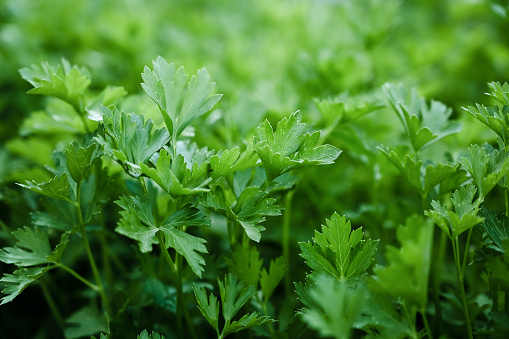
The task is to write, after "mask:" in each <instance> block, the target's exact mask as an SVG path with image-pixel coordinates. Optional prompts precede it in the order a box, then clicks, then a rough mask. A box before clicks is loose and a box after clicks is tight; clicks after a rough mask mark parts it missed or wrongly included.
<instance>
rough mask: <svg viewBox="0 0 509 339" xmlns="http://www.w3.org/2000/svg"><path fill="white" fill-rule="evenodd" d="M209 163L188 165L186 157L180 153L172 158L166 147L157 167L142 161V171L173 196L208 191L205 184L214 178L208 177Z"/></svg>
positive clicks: (162, 151)
mask: <svg viewBox="0 0 509 339" xmlns="http://www.w3.org/2000/svg"><path fill="white" fill-rule="evenodd" d="M207 165H208V163H206V162H204V163H202V164H201V165H200V164H198V163H194V165H192V167H191V168H188V167H187V163H186V162H185V158H184V156H183V155H181V154H179V155H177V157H176V158H175V159H172V156H171V155H170V153H168V152H167V151H166V150H165V149H163V150H161V151H160V152H159V154H158V156H157V162H156V166H155V168H152V167H149V166H147V165H145V164H143V163H140V168H141V171H142V172H143V173H144V174H145V175H147V176H148V177H150V178H151V179H152V180H154V181H155V182H156V183H157V184H158V185H159V186H160V187H161V188H162V189H163V190H165V191H166V192H167V193H168V194H170V195H171V196H174V197H175V196H181V195H192V194H197V193H202V192H207V191H208V189H207V188H204V186H205V185H206V184H207V183H209V182H210V181H211V180H212V179H211V178H206V174H207Z"/></svg>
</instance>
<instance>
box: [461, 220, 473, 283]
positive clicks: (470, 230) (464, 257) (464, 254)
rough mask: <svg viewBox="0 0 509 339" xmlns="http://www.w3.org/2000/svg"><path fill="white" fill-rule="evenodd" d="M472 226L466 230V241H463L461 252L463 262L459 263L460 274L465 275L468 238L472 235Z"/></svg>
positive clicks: (468, 245)
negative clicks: (462, 251)
mask: <svg viewBox="0 0 509 339" xmlns="http://www.w3.org/2000/svg"><path fill="white" fill-rule="evenodd" d="M472 229H473V228H472V227H471V228H470V229H469V230H468V235H467V242H466V243H465V251H464V253H463V264H462V265H461V275H462V276H464V275H465V268H466V266H467V257H468V249H469V247H470V238H471V236H472Z"/></svg>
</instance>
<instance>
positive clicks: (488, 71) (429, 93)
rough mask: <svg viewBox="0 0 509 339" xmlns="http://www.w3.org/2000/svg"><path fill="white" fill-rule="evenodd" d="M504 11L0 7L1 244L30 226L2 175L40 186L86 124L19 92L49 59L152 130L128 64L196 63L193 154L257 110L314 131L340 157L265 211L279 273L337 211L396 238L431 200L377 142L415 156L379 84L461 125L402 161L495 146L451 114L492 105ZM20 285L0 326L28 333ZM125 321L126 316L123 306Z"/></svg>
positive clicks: (472, 5) (354, 6)
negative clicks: (440, 108) (204, 96)
mask: <svg viewBox="0 0 509 339" xmlns="http://www.w3.org/2000/svg"><path fill="white" fill-rule="evenodd" d="M508 12H509V4H508V3H507V2H503V1H490V0H415V1H410V0H407V1H405V0H362V1H355V0H286V1H269V0H258V1H234V0H217V1H206V0H192V1H165V0H152V1H142V0H123V1H100V0H93V1H92V0H75V1H65V0H46V1H42V0H0V121H1V122H2V123H1V124H0V141H1V143H0V225H1V226H2V229H3V231H2V232H1V233H0V242H1V243H2V245H12V243H13V239H12V238H10V236H9V233H8V232H7V230H9V229H10V230H14V229H17V228H19V227H22V226H25V225H28V224H29V223H30V216H29V215H28V212H30V211H32V212H33V211H37V210H38V208H39V205H40V204H41V202H39V201H38V198H37V197H36V196H35V195H33V194H32V193H31V192H27V190H23V189H22V188H21V187H19V186H16V185H15V183H21V182H25V180H34V181H37V182H41V181H45V180H49V179H50V177H52V174H51V175H50V173H49V172H48V171H47V170H46V168H45V166H46V165H47V164H50V163H52V154H53V151H54V150H55V149H56V150H61V151H62V150H64V149H65V148H66V147H67V146H68V145H69V142H70V141H71V140H73V138H74V137H75V136H76V135H77V134H79V133H82V132H83V128H84V127H83V125H82V124H81V122H80V120H79V117H78V116H74V115H73V113H72V109H73V108H72V107H71V106H69V105H67V104H65V103H62V102H60V101H58V100H57V99H54V98H47V97H39V96H27V95H26V92H27V91H28V90H29V89H30V88H31V87H30V86H29V84H28V83H26V82H25V81H24V80H23V79H22V78H21V76H20V73H19V69H21V68H24V67H30V65H32V64H36V65H40V64H41V62H45V61H47V62H49V64H51V65H57V64H60V63H61V62H62V61H61V60H62V59H66V60H69V62H70V63H71V64H77V65H79V66H84V67H85V68H86V71H83V72H84V73H86V74H87V75H89V77H90V78H91V79H92V82H91V84H90V86H89V87H88V89H87V93H88V94H89V96H90V98H95V102H97V103H98V104H100V103H102V102H106V101H107V100H106V101H104V99H105V97H109V98H111V100H110V101H108V103H109V104H110V105H111V106H112V105H114V104H115V105H117V104H118V105H119V106H120V107H119V109H122V110H124V111H126V112H132V111H135V112H138V113H143V114H144V115H145V117H146V118H147V119H148V118H149V117H151V118H152V119H153V120H154V124H155V125H156V126H157V127H158V128H160V127H162V126H164V121H163V120H162V118H161V117H160V116H159V115H158V110H157V106H156V105H155V104H153V103H152V102H151V101H150V99H149V98H148V97H147V96H144V95H141V92H142V89H141V86H140V83H141V82H142V79H141V77H140V73H141V72H142V70H143V67H144V66H145V65H151V61H152V60H153V59H155V57H156V56H157V55H161V56H163V57H164V58H165V59H166V60H168V61H170V62H175V64H177V65H183V66H184V67H185V68H186V69H188V70H191V71H192V70H196V69H200V68H202V67H206V68H207V71H208V72H209V74H210V75H211V79H212V80H213V81H214V82H216V90H215V91H216V92H217V93H222V94H223V98H222V100H221V101H220V103H219V104H218V105H217V106H216V108H215V110H213V111H212V112H210V113H207V114H206V115H205V116H204V117H202V118H201V119H199V120H198V121H196V122H195V123H194V124H193V128H192V129H191V130H186V131H185V132H184V134H185V133H188V135H194V138H193V141H195V142H196V143H197V144H198V145H199V146H200V147H204V146H207V147H208V148H209V149H216V150H219V149H224V148H231V147H234V146H236V145H239V144H246V143H247V142H246V141H248V142H249V141H251V140H252V136H253V135H254V133H255V127H256V126H258V124H259V123H260V122H261V121H263V120H264V119H268V120H269V121H270V122H271V123H272V125H273V126H275V122H277V121H279V120H280V119H281V118H283V117H284V116H289V115H290V113H291V112H294V111H296V110H300V111H301V114H302V120H303V121H304V122H306V123H309V124H310V125H311V126H312V127H313V128H314V129H316V130H318V129H321V130H322V134H321V139H320V141H319V142H320V143H328V144H332V145H334V146H336V147H338V148H340V149H341V150H342V151H343V153H342V155H341V157H340V159H339V160H338V161H337V163H336V164H334V165H332V166H328V167H316V168H310V169H306V170H303V171H302V172H300V173H299V174H298V175H299V176H300V177H301V179H302V180H301V181H300V182H299V186H298V187H297V189H296V190H295V192H294V193H295V194H293V195H291V197H293V199H291V198H289V199H288V201H287V206H286V208H287V211H288V213H287V215H284V216H282V217H278V218H270V219H269V220H267V224H268V225H270V226H267V227H266V228H267V229H268V231H266V232H265V233H264V238H263V241H262V243H261V245H260V246H261V247H262V248H263V251H262V250H260V253H261V255H262V257H265V258H266V259H270V258H273V257H275V256H277V255H279V254H280V253H281V251H282V250H284V249H282V245H281V240H280V239H281V237H282V233H283V231H282V229H281V227H280V225H281V224H282V222H283V221H282V220H283V218H289V219H288V220H287V221H285V222H288V223H290V224H291V225H292V233H291V236H290V241H289V243H290V244H291V245H290V249H289V250H290V253H291V260H289V262H288V264H289V266H290V270H289V272H291V276H290V278H291V281H301V280H303V279H304V275H305V268H304V267H303V265H302V261H301V259H300V258H299V257H298V256H297V254H298V253H299V245H298V242H299V241H303V242H307V241H308V240H309V239H310V238H311V237H312V235H313V231H314V229H316V228H318V225H319V224H320V223H323V221H324V220H325V219H326V218H328V217H329V216H330V215H331V214H332V213H333V212H334V211H338V212H339V213H340V214H345V215H346V216H347V218H348V219H350V220H351V221H352V223H353V224H354V225H363V226H364V233H365V234H366V236H367V237H368V238H372V239H381V241H382V242H383V243H384V244H386V245H398V241H397V237H396V229H397V227H398V225H403V224H405V222H406V220H407V217H408V216H410V215H412V214H413V213H422V212H423V210H425V209H428V208H430V207H431V205H430V202H431V200H432V199H438V196H433V192H431V193H430V195H429V196H428V193H429V192H426V197H425V198H423V194H419V192H417V191H415V188H414V186H412V184H411V183H410V182H407V181H406V180H405V179H404V177H403V176H402V175H401V173H400V172H398V169H397V168H395V167H394V166H392V164H391V163H390V162H389V160H388V159H387V158H386V156H384V154H383V153H382V152H380V151H379V150H378V149H377V147H378V146H381V145H386V146H390V148H391V149H393V150H396V152H397V153H398V154H400V155H401V154H405V155H407V154H408V155H411V156H412V157H413V156H415V155H416V154H417V150H415V149H413V148H412V144H411V143H410V142H409V141H408V140H407V137H406V131H405V127H404V124H403V125H402V123H401V121H400V120H399V118H398V115H397V114H394V112H393V111H392V109H391V105H390V103H389V100H388V99H386V97H385V95H384V93H383V90H382V86H383V84H384V83H386V82H390V83H404V84H405V85H406V87H407V88H416V90H417V92H418V93H419V94H420V95H423V96H424V97H426V98H433V99H434V100H437V101H440V102H442V103H444V104H445V105H446V106H447V107H450V108H452V115H451V117H452V118H453V119H454V120H456V121H458V122H459V123H461V126H462V131H461V133H459V134H457V135H452V136H448V137H447V138H445V139H443V140H441V141H440V142H437V143H435V144H433V145H430V146H429V147H426V148H425V149H423V150H422V151H419V154H418V155H419V157H416V159H415V160H416V161H419V160H420V161H422V164H423V165H424V166H423V168H427V167H426V166H428V165H434V164H437V163H439V162H440V163H444V164H451V165H455V164H458V163H459V159H460V157H466V156H467V155H468V150H467V148H468V146H470V145H471V144H473V143H479V144H483V143H488V144H490V145H491V146H495V145H496V144H497V140H496V134H494V133H493V132H491V131H489V129H488V128H487V127H486V126H484V125H482V124H481V123H479V122H478V121H476V120H475V119H473V118H472V116H470V114H468V113H467V112H465V111H463V110H462V109H461V107H463V106H465V107H467V106H474V105H475V103H482V104H486V105H487V106H490V105H491V104H493V103H494V102H495V101H494V100H493V98H490V97H487V96H485V95H484V94H483V93H484V92H486V91H488V86H487V85H486V84H487V83H489V82H492V81H500V82H504V81H507V80H508V79H509V63H508V62H507V60H509V35H508V34H507V32H508V31H509V19H508ZM107 86H122V87H123V88H124V89H125V92H126V93H124V91H122V90H121V89H120V87H110V89H109V90H108V89H106V88H107ZM124 94H125V98H123V95H124ZM120 98H122V100H120ZM89 108H90V111H89V113H90V112H92V110H93V108H94V109H97V108H98V107H89ZM89 123H90V124H92V123H93V122H90V121H89ZM456 126H458V125H456ZM488 146H489V145H488ZM414 151H415V152H414ZM403 159H404V156H401V161H404V160H403ZM447 166H448V165H447ZM110 171H112V172H114V174H115V173H116V174H118V171H119V170H118V168H115V167H113V168H112V169H110ZM115 171H116V172H115ZM417 171H420V168H419V170H417ZM504 173H505V172H504ZM422 178H423V180H425V179H424V178H425V176H424V174H423V177H422ZM118 180H121V179H118ZM423 182H424V181H423ZM442 193H443V192H442ZM437 194H439V193H437ZM485 203H486V204H487V205H488V207H489V208H490V209H493V210H495V211H497V213H498V212H500V211H503V210H504V208H505V206H504V199H503V196H502V192H501V190H500V189H499V188H495V189H493V193H492V194H491V195H490V196H489V197H486V201H485ZM401 211H405V212H404V213H402V212H401ZM106 218H111V219H112V220H114V218H115V217H114V216H106ZM209 244H210V246H211V248H209V252H211V253H214V247H216V248H217V252H218V253H223V252H224V249H223V248H221V245H220V244H219V243H217V244H216V243H214V242H213V241H210V242H209ZM119 251H120V253H122V250H119ZM380 253H383V249H382V252H380ZM377 256H378V257H376V258H375V260H376V261H377V262H378V260H383V258H382V256H381V254H377ZM266 262H269V260H266ZM501 265H502V264H501ZM4 267H5V268H6V269H7V267H6V266H5V265H4V266H0V268H2V271H4V269H3V268H4ZM451 267H452V266H451ZM208 274H209V275H210V276H214V274H215V273H214V272H213V271H209V273H208ZM57 278H59V277H58V276H57ZM147 288H152V289H153V290H154V294H155V293H161V294H164V293H174V292H172V291H168V290H163V289H162V287H158V286H150V287H147ZM158 288H159V289H158ZM189 288H190V287H189ZM471 288H472V290H475V289H476V287H475V286H471ZM25 293H27V294H29V295H28V296H27V299H23V298H24V297H23V296H21V297H20V300H19V304H13V305H8V306H7V307H8V309H7V308H3V309H0V318H1V319H2V320H0V328H2V329H5V333H13V334H16V335H18V336H21V337H27V336H29V334H30V335H31V334H33V333H36V332H37V331H38V330H39V328H40V327H39V326H40V325H41V322H42V321H41V322H34V323H32V324H30V325H27V327H26V328H19V327H18V326H17V324H19V320H18V319H21V318H19V317H24V316H21V315H20V314H22V313H23V312H24V308H23V301H22V300H25V302H27V300H28V298H31V297H34V295H35V297H36V298H40V299H41V300H42V297H41V296H40V295H38V294H37V293H38V292H36V291H31V292H28V291H27V292H25ZM30 293H31V294H30ZM77 298H79V297H77ZM140 303H141V302H140ZM165 307H168V308H171V306H168V305H166V306H165ZM41 309H44V308H43V307H42V306H41ZM71 310H72V311H75V310H74V309H73V307H71V306H69V310H68V311H69V312H70V311H71ZM131 311H132V314H129V315H127V314H128V313H129V312H131ZM31 312H40V310H37V309H34V310H33V311H31ZM450 312H451V313H452V312H453V311H450ZM25 316H26V315H25ZM127 316H136V312H135V311H133V310H126V317H127ZM142 318H143V317H142V316H140V323H144V321H145V322H147V320H146V319H142ZM25 319H26V318H25ZM281 323H282V325H281V326H282V327H284V326H283V325H284V324H285V322H284V320H282V321H281ZM286 325H287V324H286ZM112 326H115V324H113V325H112ZM41 331H42V332H41V336H42V337H44V335H45V334H47V333H45V332H44V330H41ZM289 331H290V330H289ZM295 331H296V330H295ZM289 333H291V331H290V332H289ZM289 335H290V336H291V334H289ZM34 337H36V336H34Z"/></svg>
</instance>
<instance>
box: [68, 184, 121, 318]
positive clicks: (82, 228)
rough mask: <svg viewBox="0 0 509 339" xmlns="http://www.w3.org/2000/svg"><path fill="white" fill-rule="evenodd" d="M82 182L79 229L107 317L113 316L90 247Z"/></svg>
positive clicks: (79, 192) (79, 190)
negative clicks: (82, 197)
mask: <svg viewBox="0 0 509 339" xmlns="http://www.w3.org/2000/svg"><path fill="white" fill-rule="evenodd" d="M80 197H81V182H80V183H78V187H77V190H76V200H77V202H76V208H77V210H78V221H79V229H80V233H81V235H82V237H83V243H84V244H85V250H86V251H87V256H88V260H89V261H90V267H91V268H92V273H93V274H94V279H95V283H96V285H97V288H98V293H99V295H100V296H101V299H102V301H103V304H104V307H105V308H106V314H107V318H108V317H111V316H112V315H113V313H112V312H111V307H110V303H109V301H108V298H107V297H106V293H105V291H104V286H103V283H102V280H101V275H100V274H99V270H98V269H97V265H96V263H95V259H94V256H93V254H92V250H91V248H90V243H89V242H88V237H87V231H86V230H85V223H84V222H83V215H82V213H81V203H80V200H81V198H80Z"/></svg>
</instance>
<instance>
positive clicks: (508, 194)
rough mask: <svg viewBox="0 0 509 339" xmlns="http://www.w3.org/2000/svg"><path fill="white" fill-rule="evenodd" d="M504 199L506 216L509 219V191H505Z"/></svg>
mask: <svg viewBox="0 0 509 339" xmlns="http://www.w3.org/2000/svg"><path fill="white" fill-rule="evenodd" d="M504 198H505V215H506V217H509V190H507V189H506V190H505V192H504Z"/></svg>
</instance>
